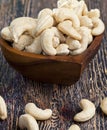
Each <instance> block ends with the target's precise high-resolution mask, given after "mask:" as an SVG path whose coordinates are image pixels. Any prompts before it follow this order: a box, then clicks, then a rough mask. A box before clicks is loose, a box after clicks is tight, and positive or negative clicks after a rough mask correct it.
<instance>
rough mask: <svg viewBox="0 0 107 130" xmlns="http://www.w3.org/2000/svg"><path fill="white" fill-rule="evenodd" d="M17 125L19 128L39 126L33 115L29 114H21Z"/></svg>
mask: <svg viewBox="0 0 107 130" xmlns="http://www.w3.org/2000/svg"><path fill="white" fill-rule="evenodd" d="M18 125H19V127H20V128H21V129H24V128H27V129H28V130H39V126H38V124H37V121H36V120H35V118H34V117H32V116H31V115H29V114H23V115H21V116H20V117H19V124H18Z"/></svg>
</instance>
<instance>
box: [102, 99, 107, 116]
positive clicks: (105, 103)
mask: <svg viewBox="0 0 107 130" xmlns="http://www.w3.org/2000/svg"><path fill="white" fill-rule="evenodd" d="M100 108H101V110H102V111H103V112H104V114H106V115H107V97H105V98H104V99H103V100H102V101H101V104H100Z"/></svg>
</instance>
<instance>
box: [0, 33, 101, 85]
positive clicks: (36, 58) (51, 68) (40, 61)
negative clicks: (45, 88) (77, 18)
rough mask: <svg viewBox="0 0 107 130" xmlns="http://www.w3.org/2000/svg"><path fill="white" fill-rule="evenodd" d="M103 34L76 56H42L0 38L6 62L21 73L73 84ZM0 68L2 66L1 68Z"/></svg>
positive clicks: (41, 80) (42, 80) (54, 81)
mask: <svg viewBox="0 0 107 130" xmlns="http://www.w3.org/2000/svg"><path fill="white" fill-rule="evenodd" d="M102 37H103V34H102V35H100V36H97V37H95V38H94V40H93V42H92V43H91V45H90V46H89V47H88V48H87V50H86V51H85V52H83V53H82V54H80V55H76V56H70V55H69V56H44V55H36V54H32V53H27V52H22V51H18V50H16V49H14V48H12V47H11V46H10V45H9V43H8V42H7V41H5V40H3V39H2V38H0V45H1V49H2V52H3V55H4V57H5V58H6V60H7V62H8V63H9V64H10V65H11V66H12V67H13V68H15V69H16V70H17V71H18V72H20V73H21V74H22V75H24V76H26V77H29V78H31V79H34V80H36V81H40V82H45V83H58V84H67V85H68V84H69V85H70V84H74V83H75V82H76V81H78V80H79V78H80V76H81V73H82V72H83V70H84V69H85V67H86V65H87V64H88V63H89V62H90V60H91V59H92V58H93V57H94V56H95V54H96V53H97V51H98V49H99V47H100V44H101V40H102ZM1 69H2V68H1Z"/></svg>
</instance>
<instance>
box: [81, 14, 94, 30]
mask: <svg viewBox="0 0 107 130" xmlns="http://www.w3.org/2000/svg"><path fill="white" fill-rule="evenodd" d="M80 25H81V26H85V27H88V28H92V27H93V23H92V19H90V18H89V17H88V16H81V17H80Z"/></svg>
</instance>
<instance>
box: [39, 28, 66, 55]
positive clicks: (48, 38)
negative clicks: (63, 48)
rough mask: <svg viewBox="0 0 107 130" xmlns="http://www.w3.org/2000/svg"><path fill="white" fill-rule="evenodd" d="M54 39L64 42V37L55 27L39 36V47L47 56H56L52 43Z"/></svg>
mask: <svg viewBox="0 0 107 130" xmlns="http://www.w3.org/2000/svg"><path fill="white" fill-rule="evenodd" d="M54 37H58V38H59V40H60V41H61V42H63V41H65V38H64V36H63V35H62V33H61V32H60V31H59V30H58V29H57V28H56V27H52V28H50V29H46V30H45V31H44V32H43V33H42V34H41V47H42V49H43V51H44V52H45V53H46V54H47V55H56V49H55V48H54V43H53V42H54V41H53V38H54Z"/></svg>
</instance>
